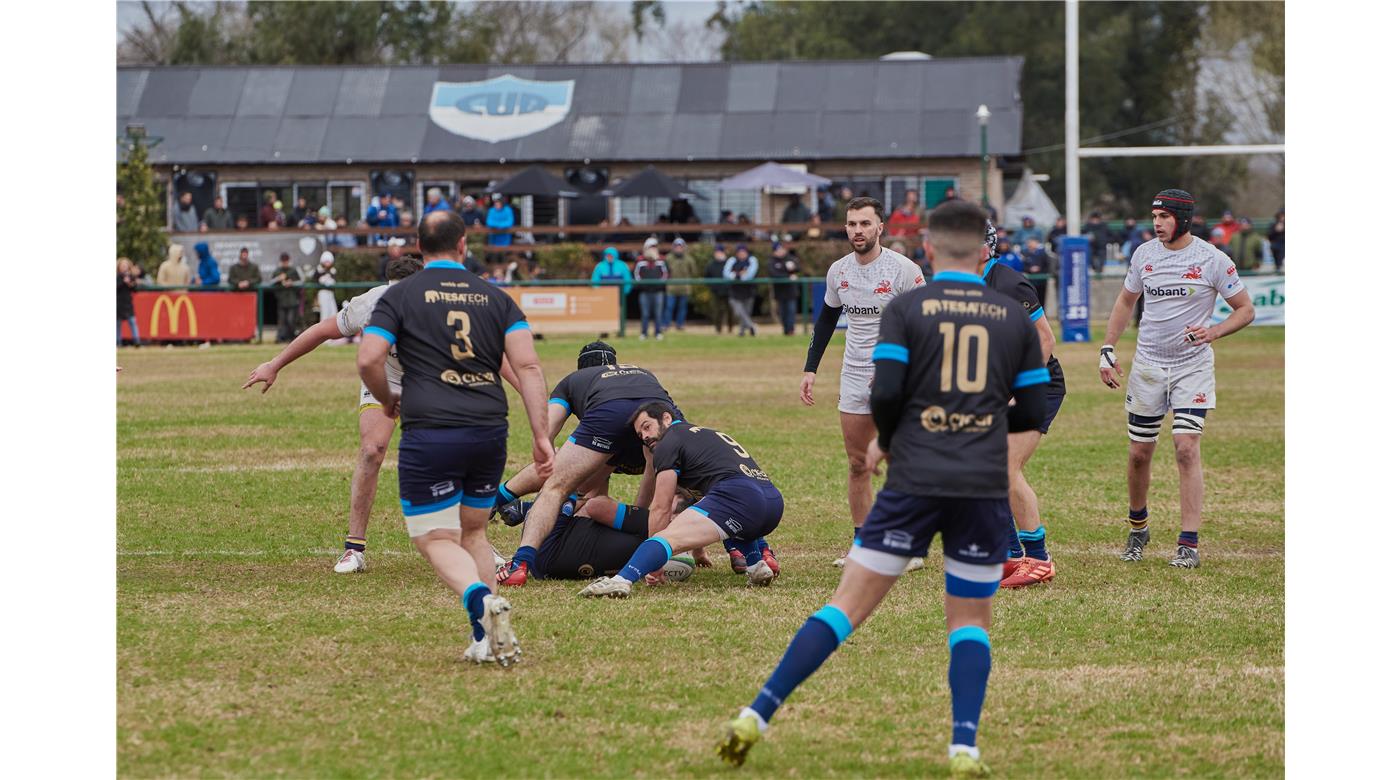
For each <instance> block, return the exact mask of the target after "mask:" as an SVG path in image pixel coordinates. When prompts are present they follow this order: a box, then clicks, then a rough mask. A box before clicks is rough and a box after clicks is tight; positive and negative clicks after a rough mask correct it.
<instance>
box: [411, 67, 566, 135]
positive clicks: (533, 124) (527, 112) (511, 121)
mask: <svg viewBox="0 0 1400 780" xmlns="http://www.w3.org/2000/svg"><path fill="white" fill-rule="evenodd" d="M573 98H574V82H573V81H526V80H525V79H520V78H516V77H515V76H509V75H507V76H497V77H496V78H494V79H487V80H486V81H468V82H463V83H450V82H445V81H439V82H437V83H436V84H434V85H433V98H432V101H431V103H430V104H429V106H428V116H430V117H431V118H432V120H433V122H434V123H436V124H437V126H438V127H441V128H442V129H444V130H446V131H447V132H449V133H454V134H456V135H460V136H463V137H466V138H474V139H476V140H478V141H489V142H490V143H496V142H497V141H508V140H510V139H512V138H522V137H524V136H527V135H532V134H534V133H538V132H540V131H541V130H544V129H546V128H549V127H553V126H554V125H557V124H559V123H560V122H561V121H563V119H564V117H565V116H567V115H568V113H569V108H570V107H571V106H572V105H573Z"/></svg>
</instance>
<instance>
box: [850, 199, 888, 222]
mask: <svg viewBox="0 0 1400 780" xmlns="http://www.w3.org/2000/svg"><path fill="white" fill-rule="evenodd" d="M856 209H875V218H876V219H878V220H880V221H881V222H884V221H885V204H883V203H881V202H880V201H878V200H876V199H874V198H867V197H865V196H861V197H859V198H851V201H850V202H849V203H847V204H846V213H847V214H849V213H851V212H852V211H855V210H856Z"/></svg>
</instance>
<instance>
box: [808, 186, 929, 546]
mask: <svg viewBox="0 0 1400 780" xmlns="http://www.w3.org/2000/svg"><path fill="white" fill-rule="evenodd" d="M884 231H885V208H884V206H883V205H881V204H880V201H878V200H875V199H874V198H855V199H853V200H851V202H850V204H849V206H848V207H847V210H846V238H847V239H848V240H849V241H850V243H851V250H852V251H851V253H850V254H848V255H846V256H845V257H842V258H841V259H840V260H837V261H836V262H835V263H832V264H831V268H830V269H829V270H828V271H827V272H826V297H825V298H823V299H822V310H821V312H820V313H819V314H818V315H817V322H816V325H815V327H814V328H813V329H812V341H811V343H810V344H808V346H807V365H806V366H805V367H804V368H803V369H802V385H801V388H800V389H799V391H798V397H799V398H800V399H801V400H802V403H804V404H806V405H807V406H811V405H813V404H814V403H816V399H815V398H814V397H813V396H812V388H813V385H814V384H815V383H816V381H817V367H818V366H819V365H820V364H821V359H822V353H823V352H825V351H826V346H827V344H828V343H830V341H831V335H832V334H833V333H835V332H836V324H837V322H838V320H840V318H841V315H842V314H845V315H846V350H845V352H844V353H842V356H841V383H840V386H841V391H840V395H838V396H837V398H836V409H837V411H839V412H840V415H841V438H842V440H843V441H844V442H845V445H846V462H847V465H848V474H847V477H846V501H847V503H848V504H849V505H850V509H851V522H852V524H853V525H854V526H855V534H856V536H859V535H860V526H861V523H864V522H865V516H866V515H868V514H870V502H871V500H872V499H871V496H872V495H873V493H872V489H873V488H872V486H871V474H870V472H868V471H866V470H865V445H867V444H869V443H870V440H871V439H873V438H874V437H875V423H874V422H872V421H871V419H870V382H871V380H872V379H873V378H874V376H875V365H874V363H873V362H871V359H870V352H871V350H873V349H874V348H875V339H876V337H877V336H878V335H879V333H880V312H881V311H882V310H883V309H884V308H885V307H886V306H888V305H889V302H890V300H891V299H893V298H894V297H895V296H896V295H899V294H900V293H902V292H905V291H906V290H912V289H915V288H916V287H919V286H921V285H922V284H923V283H924V274H923V271H920V270H919V266H918V265H916V264H915V263H914V261H913V260H910V259H909V258H907V257H905V256H904V255H901V254H900V253H898V252H896V251H894V250H892V249H889V248H888V247H882V246H880V236H881V235H882V234H883V233H884ZM833 563H834V564H835V565H836V566H844V565H845V564H846V556H844V555H842V556H841V557H839V558H837V559H836V560H835V561H834V562H833ZM923 565H924V562H923V560H922V559H920V558H911V559H910V561H909V569H910V571H913V570H914V569H919V568H922V567H923Z"/></svg>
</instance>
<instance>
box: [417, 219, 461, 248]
mask: <svg viewBox="0 0 1400 780" xmlns="http://www.w3.org/2000/svg"><path fill="white" fill-rule="evenodd" d="M466 234H467V223H465V222H463V221H462V218H461V217H460V216H459V215H458V214H457V212H455V211H452V210H451V209H443V210H441V211H434V212H433V213H431V214H429V215H428V216H426V217H423V221H422V222H419V223H418V249H419V251H421V252H422V253H423V256H424V257H427V256H429V255H438V254H444V253H449V252H456V251H457V242H458V241H461V240H462V236H465V235H466Z"/></svg>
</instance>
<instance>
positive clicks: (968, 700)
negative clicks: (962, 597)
mask: <svg viewBox="0 0 1400 780" xmlns="http://www.w3.org/2000/svg"><path fill="white" fill-rule="evenodd" d="M991 673H992V643H991V640H990V639H988V638H987V632H986V630H985V629H983V628H982V627H981V626H962V627H961V628H955V629H953V631H952V632H951V633H949V634H948V690H949V692H951V693H952V694H953V739H952V743H953V744H954V745H967V746H969V747H972V746H975V745H976V744H977V722H978V721H979V720H981V718H982V700H983V699H984V698H985V697H986V695H987V677H988V675H990V674H991Z"/></svg>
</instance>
